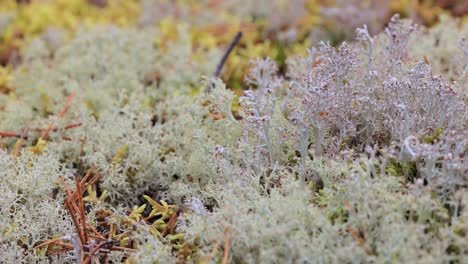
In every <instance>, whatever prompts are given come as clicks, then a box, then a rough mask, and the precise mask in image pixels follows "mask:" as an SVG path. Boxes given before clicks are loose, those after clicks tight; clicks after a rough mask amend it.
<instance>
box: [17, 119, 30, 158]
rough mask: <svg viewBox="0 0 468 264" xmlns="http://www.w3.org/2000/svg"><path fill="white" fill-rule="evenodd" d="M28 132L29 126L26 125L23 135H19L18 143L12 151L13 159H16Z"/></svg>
mask: <svg viewBox="0 0 468 264" xmlns="http://www.w3.org/2000/svg"><path fill="white" fill-rule="evenodd" d="M28 131H29V126H28V125H27V126H26V128H24V131H23V133H22V134H21V136H20V138H19V139H18V142H17V143H16V146H15V149H14V150H13V157H15V158H16V157H18V155H19V152H20V148H21V146H22V145H23V139H24V137H25V136H26V134H28Z"/></svg>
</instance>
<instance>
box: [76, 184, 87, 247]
mask: <svg viewBox="0 0 468 264" xmlns="http://www.w3.org/2000/svg"><path fill="white" fill-rule="evenodd" d="M75 184H76V192H77V193H78V207H79V208H80V210H79V211H78V212H79V216H80V218H81V226H82V227H83V235H84V239H85V243H84V244H85V245H86V244H87V243H88V232H87V230H86V226H87V225H86V216H85V211H84V204H83V195H82V192H81V184H80V181H79V180H78V177H75Z"/></svg>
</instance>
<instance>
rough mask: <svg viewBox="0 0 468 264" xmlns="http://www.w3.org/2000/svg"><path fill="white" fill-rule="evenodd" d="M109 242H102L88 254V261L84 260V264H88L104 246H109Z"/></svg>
mask: <svg viewBox="0 0 468 264" xmlns="http://www.w3.org/2000/svg"><path fill="white" fill-rule="evenodd" d="M108 243H109V242H108V241H104V242H101V243H99V244H97V245H96V246H95V247H94V248H93V249H92V250H91V251H90V252H89V254H88V256H87V257H86V259H85V260H84V262H83V264H88V263H89V262H90V261H91V259H92V258H93V256H94V254H95V253H96V252H97V251H98V250H99V249H101V247H102V246H104V245H106V244H108Z"/></svg>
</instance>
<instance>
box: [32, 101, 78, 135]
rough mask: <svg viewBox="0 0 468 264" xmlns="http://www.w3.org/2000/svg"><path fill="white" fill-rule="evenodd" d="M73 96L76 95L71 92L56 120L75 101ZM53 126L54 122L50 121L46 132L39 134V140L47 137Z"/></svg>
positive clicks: (61, 116) (60, 117)
mask: <svg viewBox="0 0 468 264" xmlns="http://www.w3.org/2000/svg"><path fill="white" fill-rule="evenodd" d="M75 96H76V93H75V92H73V93H72V94H71V95H70V96H69V97H68V99H67V102H66V103H65V106H64V107H63V109H62V111H60V113H59V114H58V119H59V120H60V119H62V118H63V116H64V115H65V114H66V113H67V111H68V109H69V108H70V106H71V104H72V102H73V99H75ZM53 126H54V121H51V122H50V124H49V126H48V127H47V128H46V130H44V131H42V134H41V138H42V139H44V138H46V137H47V135H48V134H49V132H50V131H51V130H52V128H53Z"/></svg>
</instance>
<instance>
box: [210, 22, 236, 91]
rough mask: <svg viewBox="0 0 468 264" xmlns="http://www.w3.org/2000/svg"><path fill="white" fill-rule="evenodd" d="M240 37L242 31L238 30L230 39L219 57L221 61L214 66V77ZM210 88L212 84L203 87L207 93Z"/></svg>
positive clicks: (217, 75) (218, 73) (219, 72)
mask: <svg viewBox="0 0 468 264" xmlns="http://www.w3.org/2000/svg"><path fill="white" fill-rule="evenodd" d="M241 38H242V31H239V32H237V34H236V36H235V37H234V38H233V39H232V41H231V43H229V46H228V48H227V50H226V52H224V55H223V57H222V58H221V61H220V62H219V63H218V65H217V66H216V70H215V72H214V73H213V76H214V77H219V75H220V74H221V70H222V69H223V66H224V64H225V63H226V60H227V58H228V57H229V54H231V52H232V50H233V49H234V47H235V46H236V45H237V43H238V42H239V40H240V39H241ZM211 88H212V85H207V87H206V89H205V93H209V92H210V91H211Z"/></svg>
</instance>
